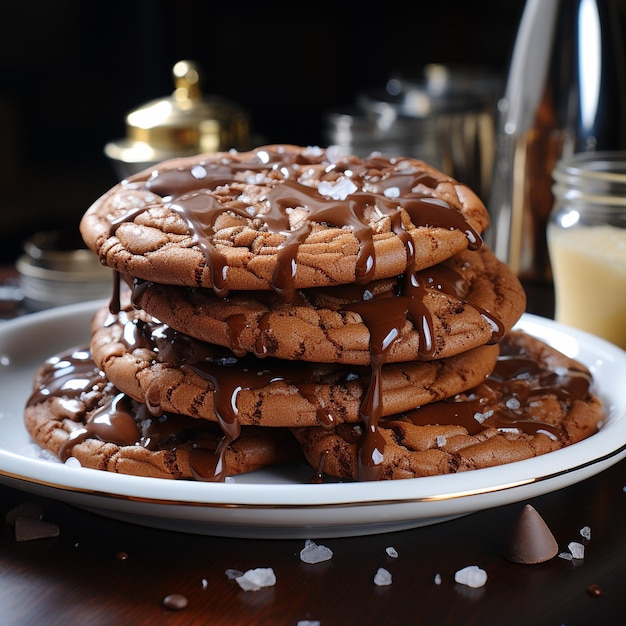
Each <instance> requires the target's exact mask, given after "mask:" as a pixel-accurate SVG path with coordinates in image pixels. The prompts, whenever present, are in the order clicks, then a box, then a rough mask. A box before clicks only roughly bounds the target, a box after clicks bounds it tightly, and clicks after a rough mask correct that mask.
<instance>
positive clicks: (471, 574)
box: [454, 565, 487, 588]
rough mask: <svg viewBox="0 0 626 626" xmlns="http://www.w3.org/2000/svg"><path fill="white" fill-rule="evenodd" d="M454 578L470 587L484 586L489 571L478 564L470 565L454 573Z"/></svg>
mask: <svg viewBox="0 0 626 626" xmlns="http://www.w3.org/2000/svg"><path fill="white" fill-rule="evenodd" d="M454 580H455V581H456V582H457V583H459V584H461V585H467V586H468V587H474V588H477V587H482V586H483V585H484V584H485V583H486V582H487V572H485V570H483V569H481V568H480V567H478V566H477V565H468V566H467V567H464V568H462V569H460V570H458V571H457V572H456V573H455V574H454Z"/></svg>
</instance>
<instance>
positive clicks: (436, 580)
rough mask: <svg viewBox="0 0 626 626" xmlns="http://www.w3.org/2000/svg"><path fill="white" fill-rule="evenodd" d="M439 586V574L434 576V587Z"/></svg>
mask: <svg viewBox="0 0 626 626" xmlns="http://www.w3.org/2000/svg"><path fill="white" fill-rule="evenodd" d="M440 584H441V574H435V585H440Z"/></svg>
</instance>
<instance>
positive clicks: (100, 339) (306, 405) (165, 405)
mask: <svg viewBox="0 0 626 626" xmlns="http://www.w3.org/2000/svg"><path fill="white" fill-rule="evenodd" d="M498 352H499V348H498V345H497V344H496V345H486V346H479V347H478V348H474V349H472V350H468V351H466V352H463V353H462V354H459V355H456V356H453V357H450V358H449V359H436V360H432V361H411V362H403V363H390V364H387V365H383V367H382V370H381V379H380V383H381V389H380V391H381V394H382V395H381V398H382V400H381V405H382V406H381V410H382V414H383V415H388V414H393V413H397V412H399V411H403V410H407V409H409V408H413V407H415V406H418V405H421V404H425V403H428V402H432V401H434V400H437V399H441V398H445V397H448V396H450V395H453V394H455V393H458V392H459V391H461V390H464V389H468V388H470V387H472V386H474V385H476V384H478V383H479V382H480V381H481V380H483V379H484V377H485V376H487V375H488V373H489V372H490V371H491V369H492V368H493V366H494V365H495V362H496V359H497V355H498ZM91 353H92V355H93V359H94V361H95V362H96V363H97V365H98V366H99V367H100V368H102V370H103V371H104V372H105V373H106V375H107V377H108V378H109V380H111V382H113V383H114V384H115V385H116V387H118V388H119V389H120V390H121V391H123V392H125V393H127V394H128V395H129V396H131V397H133V398H135V399H136V400H137V401H142V402H146V403H148V404H149V405H154V406H157V407H160V408H161V409H163V410H165V411H174V412H177V413H183V414H185V415H190V416H193V417H201V418H205V419H209V420H212V421H218V422H220V423H221V424H230V423H233V422H234V421H237V422H238V423H239V424H241V425H262V426H313V425H320V424H324V425H332V424H338V423H342V422H358V421H359V420H360V419H361V418H360V409H361V403H362V401H363V398H364V395H365V394H366V392H367V388H368V385H369V383H370V380H371V376H372V374H371V368H370V367H369V366H347V365H340V364H324V363H306V362H300V361H295V362H290V361H284V360H280V359H272V358H269V357H268V358H264V359H259V358H257V357H255V356H253V355H246V356H245V357H241V358H240V357H236V356H235V355H234V354H233V353H232V352H231V351H229V350H227V349H225V348H222V347H220V346H216V345H212V344H208V343H206V342H202V341H199V340H197V339H193V338H192V337H189V336H188V335H184V334H183V333H180V332H178V331H175V330H173V329H171V328H170V327H169V326H167V325H165V324H162V323H161V322H159V321H156V320H154V319H153V318H151V317H150V316H148V315H147V314H146V313H145V312H144V311H141V310H135V309H133V308H132V307H126V308H125V309H123V310H122V311H121V312H120V313H119V314H115V315H113V314H111V313H110V311H109V309H108V307H107V306H105V307H102V309H100V311H98V313H97V314H96V316H95V317H94V320H93V325H92V338H91Z"/></svg>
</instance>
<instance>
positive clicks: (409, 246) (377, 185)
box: [109, 150, 482, 302]
mask: <svg viewBox="0 0 626 626" xmlns="http://www.w3.org/2000/svg"><path fill="white" fill-rule="evenodd" d="M319 164H320V159H319V158H317V159H316V158H313V157H311V158H307V157H306V156H305V155H304V154H299V155H297V157H296V156H295V155H294V154H292V153H289V152H279V151H272V150H258V151H257V152H256V154H255V155H254V156H253V157H251V158H250V159H248V160H246V161H243V162H237V161H235V160H234V159H233V160H232V161H228V160H227V159H224V160H222V161H221V162H211V163H209V162H206V163H204V164H196V165H195V166H193V167H191V168H180V169H177V170H164V171H159V170H158V169H157V170H155V172H154V173H153V175H152V176H151V178H150V179H149V180H147V181H146V182H145V184H144V186H145V188H146V189H147V190H149V191H152V192H153V193H156V194H158V195H160V196H161V197H162V198H163V200H165V202H166V203H165V206H166V207H167V208H169V209H171V210H172V211H175V212H177V213H179V214H180V215H182V216H183V218H184V219H185V220H186V222H187V224H188V226H189V229H190V231H191V233H192V234H193V236H194V238H195V240H196V242H197V244H198V246H199V247H200V249H201V250H202V252H203V254H204V257H205V262H206V266H207V267H208V269H209V271H210V274H211V281H212V287H213V290H214V291H215V293H216V295H218V296H219V297H225V296H226V295H227V294H228V287H227V272H228V266H227V261H226V258H225V257H224V255H223V254H221V253H220V252H219V251H218V250H217V248H216V247H215V246H214V244H213V241H212V236H213V233H214V232H215V224H216V222H217V220H218V219H219V217H220V216H222V215H224V214H230V215H235V216H239V217H242V218H244V219H246V220H255V219H257V220H259V221H260V223H262V224H263V225H264V228H265V229H266V231H267V232H268V233H271V234H278V235H281V236H282V238H283V242H282V243H281V244H280V245H279V248H278V253H277V264H276V269H275V271H274V275H273V278H272V288H273V289H274V291H275V292H276V293H277V294H278V295H279V297H280V298H281V299H282V300H283V301H285V302H290V301H291V299H292V298H293V295H294V291H295V287H294V277H295V275H296V271H297V254H298V249H299V247H300V245H301V244H302V243H303V242H304V241H305V240H306V238H307V236H308V235H309V233H310V232H311V229H312V227H313V224H325V225H328V226H333V227H337V228H349V229H351V230H352V231H353V232H354V235H355V237H356V238H357V239H358V241H359V252H358V255H357V264H356V276H355V280H356V282H358V283H360V284H365V283H367V282H369V281H370V280H371V279H372V277H373V276H374V272H375V269H376V267H375V256H374V244H373V231H372V228H371V225H370V221H369V219H368V218H367V217H366V212H370V213H372V212H374V213H376V214H377V215H378V219H382V218H389V219H390V222H391V226H392V230H393V232H394V233H396V235H398V236H399V237H400V239H401V240H402V242H403V244H404V246H405V251H406V256H407V267H413V264H414V263H413V261H414V254H415V248H414V242H413V239H412V237H411V235H410V233H409V232H408V230H407V227H406V225H405V223H404V222H403V219H402V215H403V212H402V211H401V209H404V212H406V213H408V215H409V217H410V221H411V222H412V224H413V226H414V227H427V226H429V227H440V228H446V229H448V230H460V231H461V232H463V233H465V235H466V237H467V240H468V247H469V248H470V249H471V250H476V249H478V248H479V247H480V246H481V244H482V240H481V237H480V235H479V234H478V233H477V232H476V231H475V230H474V229H473V228H472V227H471V226H470V225H469V224H468V223H467V221H466V220H465V218H464V216H463V214H462V213H461V212H460V211H459V210H458V209H456V208H454V207H452V206H450V205H449V204H448V203H447V202H444V201H443V200H440V199H436V198H433V197H431V196H429V195H427V194H425V193H420V192H416V191H413V190H414V189H415V188H417V187H418V185H425V186H427V187H434V186H435V185H436V181H434V180H433V179H432V178H431V177H429V176H427V175H425V174H424V173H422V172H416V171H414V170H410V169H408V168H406V169H404V170H399V169H398V167H397V166H396V165H394V163H393V161H391V160H387V159H383V158H382V157H374V158H371V159H369V160H367V159H366V160H363V162H362V164H354V163H350V162H346V163H343V164H334V165H333V166H330V164H329V165H328V167H329V168H330V170H331V171H332V173H333V176H334V177H335V178H334V179H335V180H336V178H337V177H338V176H339V175H343V176H345V177H347V178H348V179H349V180H350V182H351V183H352V184H353V185H354V187H355V191H353V192H352V193H349V194H347V195H346V196H345V197H343V198H342V199H340V200H338V199H334V198H332V197H329V196H326V195H323V194H322V193H320V192H319V191H318V190H317V189H315V188H313V187H311V186H309V185H306V184H304V183H302V182H299V181H298V176H299V174H301V173H302V172H303V171H305V170H306V166H307V165H310V166H314V165H319ZM270 173H271V174H272V175H273V176H274V177H276V178H277V180H278V182H279V183H280V184H276V183H273V185H272V186H270V188H269V189H268V191H267V193H266V194H265V197H264V201H265V202H264V205H265V206H264V207H263V208H261V209H259V210H258V212H254V211H253V209H252V208H251V207H249V206H246V205H245V203H243V202H239V203H238V204H237V203H235V202H228V203H223V202H220V201H219V200H218V198H217V195H216V190H217V189H218V188H219V187H220V186H222V185H226V184H232V183H235V182H236V181H237V180H246V179H247V178H253V177H254V175H255V174H264V176H265V180H264V181H263V182H264V184H266V185H267V184H270V182H269V181H271V180H272V178H271V176H270ZM237 175H239V178H238V177H237ZM242 176H243V177H244V178H242ZM365 189H367V190H365ZM241 205H244V206H241ZM153 206H156V205H147V206H142V207H138V208H136V209H130V210H128V211H127V213H126V214H124V215H122V216H120V217H118V218H117V219H115V220H113V221H112V223H111V227H110V233H109V234H110V235H114V234H115V231H116V230H117V228H118V227H119V225H120V224H122V223H124V222H128V221H132V220H133V219H135V217H137V216H138V215H139V214H140V213H143V212H144V211H147V210H149V209H150V208H152V207H153ZM296 208H303V209H304V210H305V211H306V219H304V220H301V222H300V224H299V225H296V226H295V227H292V224H291V219H290V213H291V212H292V211H293V210H294V209H296Z"/></svg>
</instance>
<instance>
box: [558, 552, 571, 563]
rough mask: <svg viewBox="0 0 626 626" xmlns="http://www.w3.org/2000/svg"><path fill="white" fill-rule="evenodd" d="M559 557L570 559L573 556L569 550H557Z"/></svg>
mask: <svg viewBox="0 0 626 626" xmlns="http://www.w3.org/2000/svg"><path fill="white" fill-rule="evenodd" d="M559 558H560V559H564V560H565V561H571V560H572V558H573V557H572V553H571V552H559Z"/></svg>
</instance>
